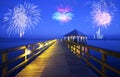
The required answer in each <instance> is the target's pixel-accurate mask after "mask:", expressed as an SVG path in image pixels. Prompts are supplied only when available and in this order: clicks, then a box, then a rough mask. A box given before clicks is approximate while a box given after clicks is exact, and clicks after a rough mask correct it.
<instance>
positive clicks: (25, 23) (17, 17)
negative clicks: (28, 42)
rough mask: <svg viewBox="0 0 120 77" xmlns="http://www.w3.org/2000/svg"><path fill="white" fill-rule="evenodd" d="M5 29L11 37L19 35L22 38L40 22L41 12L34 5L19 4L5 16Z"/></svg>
mask: <svg viewBox="0 0 120 77" xmlns="http://www.w3.org/2000/svg"><path fill="white" fill-rule="evenodd" d="M3 19H4V22H5V23H6V24H5V27H7V32H8V33H9V35H11V34H14V33H17V34H19V35H20V37H22V36H23V35H24V33H25V31H26V30H31V29H32V28H34V27H35V25H37V24H38V23H39V21H40V10H39V9H38V6H36V5H34V4H32V3H24V4H23V5H22V4H18V5H17V6H15V7H14V8H13V9H9V10H8V12H7V13H6V14H5V15H4V18H3Z"/></svg>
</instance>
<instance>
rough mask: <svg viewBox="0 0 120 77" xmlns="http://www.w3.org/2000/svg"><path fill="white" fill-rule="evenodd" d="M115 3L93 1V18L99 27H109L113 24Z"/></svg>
mask: <svg viewBox="0 0 120 77" xmlns="http://www.w3.org/2000/svg"><path fill="white" fill-rule="evenodd" d="M113 9H114V7H113V4H112V3H110V4H107V3H106V2H104V1H102V0H101V1H100V2H97V3H96V2H93V5H92V12H91V15H92V19H93V22H94V23H95V24H96V25H97V26H98V27H107V26H109V25H110V24H111V21H112V18H113Z"/></svg>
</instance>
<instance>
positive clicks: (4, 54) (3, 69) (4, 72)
mask: <svg viewBox="0 0 120 77" xmlns="http://www.w3.org/2000/svg"><path fill="white" fill-rule="evenodd" d="M7 60H8V59H7V53H3V54H2V63H5V62H7ZM7 68H8V67H7V65H6V64H5V66H3V68H2V76H3V77H4V76H5V75H6V74H7V71H8V69H7Z"/></svg>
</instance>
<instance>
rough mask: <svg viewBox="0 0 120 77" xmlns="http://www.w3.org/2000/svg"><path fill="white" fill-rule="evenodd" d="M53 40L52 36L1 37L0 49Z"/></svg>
mask: <svg viewBox="0 0 120 77" xmlns="http://www.w3.org/2000/svg"><path fill="white" fill-rule="evenodd" d="M47 40H51V39H50V38H20V39H19V38H10V39H0V50H2V49H7V48H13V47H17V46H22V45H27V44H33V43H37V42H44V41H47Z"/></svg>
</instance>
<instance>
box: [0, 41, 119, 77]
mask: <svg viewBox="0 0 120 77" xmlns="http://www.w3.org/2000/svg"><path fill="white" fill-rule="evenodd" d="M67 47H68V48H67ZM28 49H29V50H30V49H31V53H30V52H28V51H29V50H28ZM91 49H92V50H95V51H97V52H99V53H101V55H102V56H101V57H102V59H101V60H99V59H97V58H95V57H94V56H92V55H90V53H89V51H90V50H91ZM16 50H23V51H24V53H23V54H21V55H19V56H18V57H16V58H14V59H12V60H10V61H8V59H7V56H8V55H7V53H8V52H13V51H16ZM0 54H1V55H2V64H0V69H1V68H2V75H1V76H2V77H9V76H10V75H11V74H12V73H14V72H15V71H16V70H17V69H18V68H21V66H24V69H22V70H21V71H20V72H19V73H17V74H16V76H15V77H98V75H99V76H100V77H107V76H106V73H105V72H106V69H110V70H111V71H113V72H115V73H116V74H118V75H120V70H119V69H117V68H114V67H112V66H110V65H108V64H107V63H106V60H107V56H108V55H110V56H113V57H116V58H120V53H117V52H112V51H110V50H106V49H102V48H98V47H94V46H89V45H85V44H78V43H75V42H71V41H62V42H61V41H58V40H57V41H56V40H51V41H47V42H43V43H37V44H32V45H26V46H20V47H17V48H13V49H7V50H6V51H2V52H1V53H0ZM21 58H24V61H23V62H21V63H20V64H18V65H17V66H15V67H14V68H12V69H11V70H7V69H8V64H11V63H12V62H15V61H16V60H18V59H21ZM90 58H91V59H93V60H95V61H96V62H98V63H100V64H101V66H102V70H100V69H98V68H96V67H95V66H94V65H93V64H92V63H90V61H89V59H90ZM32 59H33V60H32ZM30 60H32V62H30V63H29V64H28V62H29V61H30ZM89 67H91V68H92V69H94V70H95V71H96V72H97V73H98V75H96V73H95V72H94V71H93V70H91V69H90V68H89Z"/></svg>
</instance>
